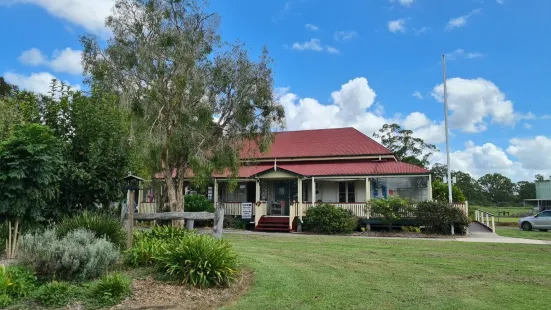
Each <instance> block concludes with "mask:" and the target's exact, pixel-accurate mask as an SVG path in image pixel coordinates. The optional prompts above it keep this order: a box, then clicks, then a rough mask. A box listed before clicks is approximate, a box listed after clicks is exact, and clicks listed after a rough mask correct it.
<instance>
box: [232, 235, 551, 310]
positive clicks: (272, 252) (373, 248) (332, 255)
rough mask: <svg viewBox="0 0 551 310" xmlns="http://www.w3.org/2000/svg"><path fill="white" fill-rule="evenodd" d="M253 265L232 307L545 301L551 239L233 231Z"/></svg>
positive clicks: (474, 305) (541, 304) (503, 305)
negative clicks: (525, 241)
mask: <svg viewBox="0 0 551 310" xmlns="http://www.w3.org/2000/svg"><path fill="white" fill-rule="evenodd" d="M226 238H228V239H229V240H230V241H232V242H233V244H234V246H235V248H236V249H237V250H238V252H239V253H240V255H241V257H242V260H243V263H244V265H245V266H246V267H248V268H251V269H252V270H253V271H254V273H255V283H254V285H253V288H252V289H251V291H250V292H249V293H247V294H246V295H245V296H243V297H241V298H240V299H239V300H238V301H237V302H236V303H235V304H233V305H231V306H229V307H227V308H228V309H521V308H522V309H547V308H548V307H549V305H550V304H551V295H550V294H549V287H550V286H551V269H550V268H548V266H546V264H545V263H544V262H546V261H548V260H549V257H550V255H551V246H538V245H512V244H488V243H463V242H454V241H421V240H389V239H370V238H353V237H331V236H328V237H324V236H261V235H227V236H226Z"/></svg>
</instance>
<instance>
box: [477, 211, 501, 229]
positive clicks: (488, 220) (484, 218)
mask: <svg viewBox="0 0 551 310" xmlns="http://www.w3.org/2000/svg"><path fill="white" fill-rule="evenodd" d="M474 217H475V220H476V221H477V222H478V223H480V224H481V225H482V226H484V227H486V228H488V229H489V230H491V231H492V232H496V223H495V219H494V215H493V214H492V213H490V212H486V211H482V210H475V211H474Z"/></svg>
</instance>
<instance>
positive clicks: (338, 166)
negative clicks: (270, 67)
mask: <svg viewBox="0 0 551 310" xmlns="http://www.w3.org/2000/svg"><path fill="white" fill-rule="evenodd" d="M241 160H242V164H243V166H242V167H241V168H240V170H239V174H238V182H239V185H238V187H237V189H236V190H234V191H233V192H232V191H230V190H229V189H228V181H229V179H228V176H227V175H213V179H214V197H213V198H214V201H216V202H220V203H223V204H224V206H225V211H226V214H227V215H242V211H243V210H242V208H243V206H245V208H246V209H249V208H250V206H251V205H252V210H251V211H252V217H251V221H252V220H254V223H255V228H256V229H257V230H261V231H262V230H264V231H270V230H273V231H289V230H291V229H293V224H292V223H293V221H294V219H295V218H297V217H298V218H302V216H304V215H305V214H306V210H307V209H308V208H309V207H311V206H312V205H313V204H314V203H316V202H324V203H330V204H334V205H336V206H338V207H341V208H345V209H349V210H352V211H353V212H354V214H356V215H357V216H359V217H369V216H370V214H367V213H366V212H365V205H366V204H365V202H366V201H367V200H370V199H378V198H386V197H390V196H400V197H403V198H409V199H411V200H413V201H424V200H431V199H432V189H431V176H430V173H429V171H428V170H426V169H424V168H421V167H418V166H414V165H411V164H407V163H403V162H400V161H398V160H397V159H396V157H395V156H394V154H393V153H392V152H391V151H389V150H388V149H387V148H385V147H383V146H382V145H380V144H379V143H377V142H375V141H374V140H373V139H371V138H369V137H367V136H366V135H364V134H363V133H361V132H359V131H358V130H356V129H354V128H336V129H320V130H303V131H288V132H278V133H276V134H275V140H274V143H273V144H272V145H271V146H270V148H269V150H268V151H267V152H266V153H262V154H261V153H259V152H258V151H257V150H250V149H246V150H243V152H242V155H241ZM248 203H250V204H248ZM245 211H248V210H245Z"/></svg>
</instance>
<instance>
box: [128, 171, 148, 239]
mask: <svg viewBox="0 0 551 310" xmlns="http://www.w3.org/2000/svg"><path fill="white" fill-rule="evenodd" d="M123 180H124V182H125V188H126V190H127V193H128V196H127V197H128V201H127V202H126V208H127V211H128V219H127V225H126V227H127V238H128V239H127V240H126V246H127V248H128V249H130V248H131V247H132V230H133V227H132V226H133V225H134V192H135V191H139V190H140V185H141V183H142V182H143V179H142V178H140V177H137V176H135V175H132V173H130V172H128V175H127V176H125V177H124V178H123Z"/></svg>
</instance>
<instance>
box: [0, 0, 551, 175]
mask: <svg viewBox="0 0 551 310" xmlns="http://www.w3.org/2000/svg"><path fill="white" fill-rule="evenodd" d="M210 2H211V5H210V8H209V10H211V11H215V12H217V13H219V14H220V16H221V21H222V22H221V26H220V32H221V34H222V36H223V38H224V39H225V40H227V41H235V40H239V41H241V42H244V43H245V44H246V46H247V47H248V49H249V50H250V53H251V55H253V56H255V57H256V56H258V54H259V52H260V49H261V48H262V46H264V45H266V46H267V47H268V49H269V51H270V54H271V56H272V57H273V58H274V66H273V69H274V77H275V85H274V87H276V89H277V93H278V100H280V102H281V103H282V104H283V105H284V107H285V109H286V112H287V127H288V128H289V129H309V128H326V127H341V126H354V127H356V128H358V129H359V130H361V131H363V132H364V133H366V134H368V135H371V133H372V132H373V131H374V130H376V129H377V128H379V127H380V126H381V125H382V124H384V123H388V122H398V123H400V124H401V125H402V126H404V127H406V128H409V129H412V130H414V131H415V132H416V133H417V134H418V135H419V136H421V137H423V138H424V139H426V140H427V141H429V142H432V143H435V144H436V145H437V146H438V147H439V148H440V149H442V150H444V144H443V142H444V131H443V127H444V126H443V115H444V113H443V105H442V103H441V99H442V92H441V90H442V88H441V85H440V84H441V83H442V66H441V55H442V54H446V55H447V59H448V61H447V71H448V89H449V93H448V96H449V97H448V98H449V100H448V101H449V103H450V127H451V150H452V167H453V168H454V169H460V170H463V171H468V172H470V173H472V174H473V175H475V176H480V175H482V174H484V173H487V172H499V173H503V174H505V175H507V176H509V177H511V178H513V179H514V180H521V179H527V180H530V179H532V178H533V175H534V174H535V173H543V174H545V175H551V156H548V155H547V154H550V153H551V138H550V137H551V129H550V126H548V123H549V120H550V119H551V111H550V109H549V108H548V107H549V95H548V91H547V87H549V86H548V85H549V82H550V81H551V79H550V78H549V73H550V72H551V62H549V60H548V57H549V56H548V55H550V54H551V40H549V37H550V35H551V1H547V0H531V1H520V0H446V1H437V0H374V1H360V0H355V1H352V0H343V1H329V0H318V1H316V0H290V1H258V0H255V1H252V0H239V1H237V0H236V1H225V0H211V1H210ZM112 3H113V0H96V1H79V0H57V1H53V0H0V27H1V29H3V31H2V40H3V42H4V44H2V46H3V48H2V49H1V50H0V74H2V75H4V76H5V77H6V78H7V79H8V81H11V82H12V83H16V84H18V85H20V86H21V87H23V88H28V89H32V90H35V91H45V90H47V84H48V81H49V79H51V78H52V77H56V78H59V79H62V80H65V81H68V82H69V83H70V84H72V85H74V86H75V87H80V86H79V85H82V77H81V75H80V74H79V72H80V65H79V57H80V44H79V42H78V36H79V35H81V34H85V33H93V34H96V35H98V36H100V37H103V38H108V36H109V34H108V31H106V29H105V28H104V27H103V26H102V25H103V19H104V18H105V17H106V16H107V15H108V14H109V11H110V8H111V6H112ZM434 161H445V157H444V154H443V153H442V152H440V153H439V154H436V155H435V156H434Z"/></svg>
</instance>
